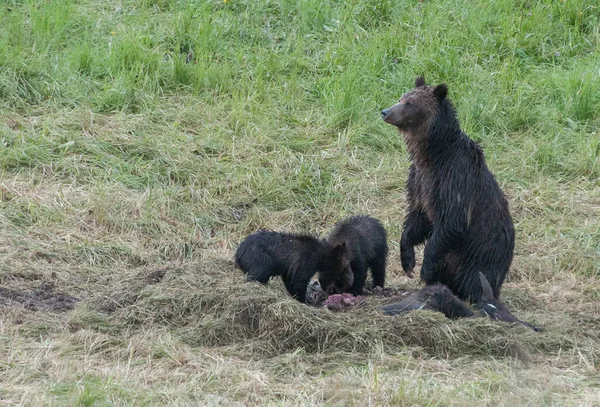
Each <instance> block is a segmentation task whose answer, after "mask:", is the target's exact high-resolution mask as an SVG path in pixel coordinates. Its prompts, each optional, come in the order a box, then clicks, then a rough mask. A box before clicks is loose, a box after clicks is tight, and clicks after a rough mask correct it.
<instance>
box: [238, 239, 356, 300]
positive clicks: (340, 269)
mask: <svg viewBox="0 0 600 407" xmlns="http://www.w3.org/2000/svg"><path fill="white" fill-rule="evenodd" d="M235 265H236V266H237V267H238V268H239V269H241V270H242V271H243V272H245V273H246V279H247V280H248V281H258V282H260V283H263V284H266V283H267V282H268V281H269V279H270V278H271V277H274V276H281V278H282V279H283V283H284V284H285V287H286V289H287V290H288V292H289V293H290V295H292V296H293V297H294V298H296V299H297V300H298V301H300V302H302V303H304V302H306V291H307V288H308V284H309V282H310V279H311V278H312V277H313V276H314V275H315V274H316V273H317V272H319V275H320V276H321V278H322V280H323V281H324V282H328V281H329V283H328V284H332V283H333V282H334V281H341V282H342V284H349V285H352V283H353V275H352V272H351V270H350V259H349V256H348V253H347V249H346V246H345V245H344V244H343V243H340V244H330V243H328V242H326V241H324V240H321V239H318V238H316V237H314V236H310V235H302V234H290V233H278V232H271V231H264V230H263V231H259V232H256V233H252V234H251V235H249V236H248V237H246V239H244V241H243V242H242V243H241V244H240V245H239V247H238V249H237V251H236V253H235ZM321 285H322V286H323V288H324V289H325V288H329V289H331V288H330V287H328V286H327V285H323V283H321Z"/></svg>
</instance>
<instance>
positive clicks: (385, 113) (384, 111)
mask: <svg viewBox="0 0 600 407" xmlns="http://www.w3.org/2000/svg"><path fill="white" fill-rule="evenodd" d="M390 111H391V109H383V110H382V111H381V118H382V119H383V120H385V118H386V117H387V116H388V115H389V114H390Z"/></svg>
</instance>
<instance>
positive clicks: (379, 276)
mask: <svg viewBox="0 0 600 407" xmlns="http://www.w3.org/2000/svg"><path fill="white" fill-rule="evenodd" d="M325 240H326V241H327V242H329V244H331V245H333V246H338V245H345V247H346V250H347V253H348V257H349V259H350V267H351V269H352V274H353V275H354V283H350V284H347V285H344V282H343V281H336V282H335V283H334V285H333V291H332V290H329V293H330V294H332V293H343V292H348V293H351V294H352V295H361V294H362V291H363V288H364V286H365V281H366V280H367V271H368V269H369V268H370V269H371V275H372V276H373V287H377V286H379V287H381V288H383V285H384V284H385V265H386V261H387V254H388V245H387V234H386V231H385V229H384V227H383V225H382V224H381V222H379V221H378V220H377V219H374V218H372V217H370V216H352V217H350V218H348V219H345V220H343V221H341V222H338V223H337V224H336V225H335V227H334V228H333V231H332V232H331V233H330V234H329V235H328V236H327V237H326V238H325ZM346 280H348V279H346ZM319 282H320V283H321V286H323V287H327V286H328V285H329V286H330V287H331V285H330V284H329V281H328V280H327V279H326V278H325V279H323V277H321V276H319Z"/></svg>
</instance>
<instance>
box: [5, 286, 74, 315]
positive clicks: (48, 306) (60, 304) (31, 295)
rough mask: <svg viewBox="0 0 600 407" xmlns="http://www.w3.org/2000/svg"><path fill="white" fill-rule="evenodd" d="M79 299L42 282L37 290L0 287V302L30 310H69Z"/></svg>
mask: <svg viewBox="0 0 600 407" xmlns="http://www.w3.org/2000/svg"><path fill="white" fill-rule="evenodd" d="M78 301H79V299H77V298H75V297H71V296H69V295H64V294H60V293H55V292H54V285H53V284H50V283H44V284H42V286H41V287H40V288H39V289H37V290H23V291H21V290H14V289H10V288H3V287H0V304H2V305H8V306H15V305H16V306H22V307H24V308H26V309H29V310H32V311H69V310H72V309H73V308H75V305H76V304H77V302H78Z"/></svg>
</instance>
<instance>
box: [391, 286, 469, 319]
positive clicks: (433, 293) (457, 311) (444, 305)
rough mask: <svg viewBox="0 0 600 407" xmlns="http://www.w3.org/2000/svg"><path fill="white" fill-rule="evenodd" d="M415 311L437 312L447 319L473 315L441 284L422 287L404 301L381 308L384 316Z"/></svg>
mask: <svg viewBox="0 0 600 407" xmlns="http://www.w3.org/2000/svg"><path fill="white" fill-rule="evenodd" d="M417 309H427V310H431V311H439V312H441V313H443V314H444V315H446V316H447V317H448V318H466V317H472V316H473V315H474V314H473V311H472V310H471V309H470V308H469V307H468V306H467V305H466V304H465V303H464V302H463V301H461V300H460V298H458V297H457V296H456V295H454V293H452V291H451V290H450V289H449V288H448V287H446V286H445V285H443V284H434V285H430V286H427V287H424V288H423V289H421V290H419V291H417V292H415V293H412V294H410V295H409V296H408V297H407V298H405V299H404V300H402V301H400V302H398V303H395V304H390V305H386V306H384V307H383V308H382V310H383V313H384V314H385V315H398V314H404V313H406V312H408V311H413V310H417Z"/></svg>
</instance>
